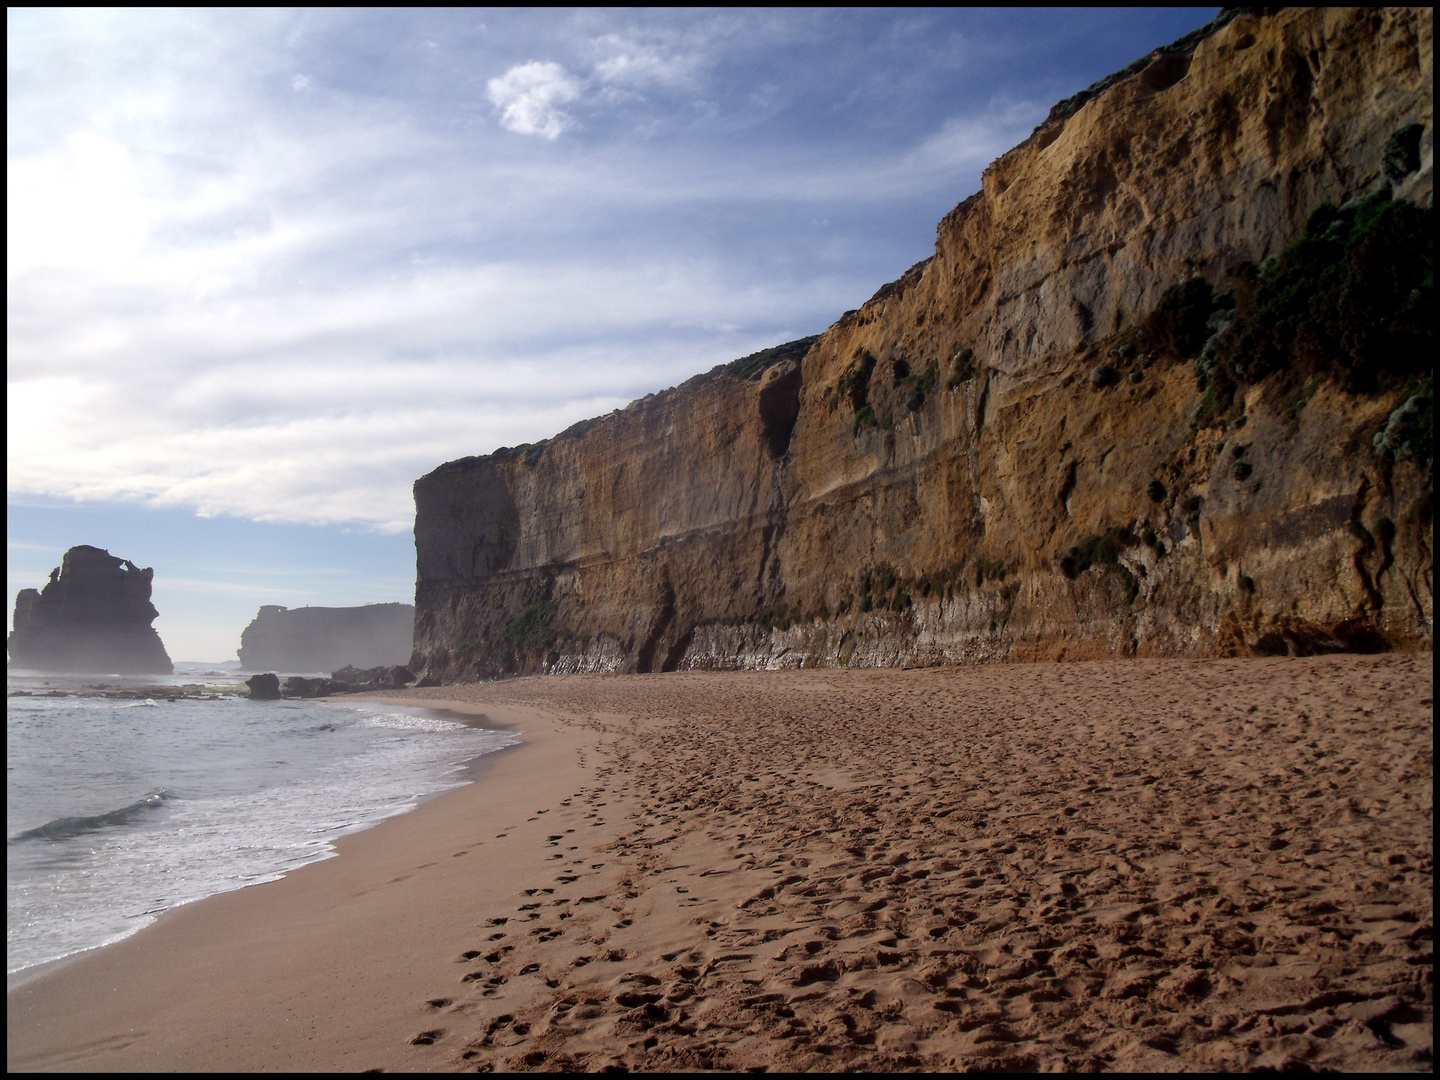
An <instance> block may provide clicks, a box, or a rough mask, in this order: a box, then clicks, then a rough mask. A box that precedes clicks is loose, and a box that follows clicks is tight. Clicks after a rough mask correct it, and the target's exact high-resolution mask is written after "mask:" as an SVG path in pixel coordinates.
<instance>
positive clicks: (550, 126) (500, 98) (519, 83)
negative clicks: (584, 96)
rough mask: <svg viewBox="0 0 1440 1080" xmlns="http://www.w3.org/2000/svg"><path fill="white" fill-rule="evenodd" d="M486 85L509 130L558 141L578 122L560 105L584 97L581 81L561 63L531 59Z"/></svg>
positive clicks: (502, 121)
mask: <svg viewBox="0 0 1440 1080" xmlns="http://www.w3.org/2000/svg"><path fill="white" fill-rule="evenodd" d="M485 85H486V90H487V94H488V96H489V98H490V103H491V104H492V105H494V106H495V107H496V108H497V109H499V110H500V124H501V126H502V127H504V128H505V129H506V130H507V131H513V132H515V133H516V134H518V135H540V136H543V137H544V138H546V139H554V138H556V137H558V136H559V134H560V133H561V132H562V131H564V130H565V129H566V128H568V127H570V126H571V125H572V124H573V123H574V120H573V119H572V118H571V116H570V115H569V114H568V113H566V112H565V111H564V110H563V109H562V108H561V107H560V106H562V105H568V104H569V103H570V102H572V101H574V100H575V99H576V98H578V97H579V96H580V81H579V80H578V79H576V78H575V77H574V76H573V75H571V74H570V73H569V72H568V71H566V70H565V69H564V68H563V67H562V66H560V65H559V64H556V63H544V62H541V61H539V60H531V61H530V62H529V63H528V64H518V65H516V66H515V67H512V68H511V69H510V70H509V71H507V72H505V74H504V75H501V76H500V77H499V78H496V79H491V80H490V81H489V82H487V83H486V84H485Z"/></svg>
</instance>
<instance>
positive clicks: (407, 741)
mask: <svg viewBox="0 0 1440 1080" xmlns="http://www.w3.org/2000/svg"><path fill="white" fill-rule="evenodd" d="M240 678H241V677H240V676H238V675H237V674H236V673H235V672H233V671H224V670H219V669H212V668H206V667H203V666H194V667H190V668H188V669H187V668H186V667H185V666H184V665H177V670H176V674H175V675H173V676H168V677H161V676H145V677H143V678H130V679H122V678H116V677H114V676H108V677H94V676H54V675H46V676H41V675H37V674H35V673H26V672H15V671H12V672H10V673H9V675H8V678H7V684H8V686H7V690H8V693H9V695H10V696H8V697H7V710H6V785H5V787H6V841H7V842H6V914H7V923H6V962H7V965H8V966H7V971H8V973H9V975H10V976H14V975H15V974H16V973H17V972H21V971H23V970H24V969H26V968H30V967H33V966H35V965H37V964H43V963H46V962H47V961H51V960H57V959H60V958H61V957H64V956H69V955H71V954H73V953H76V952H80V951H82V950H85V949H93V948H97V947H99V946H102V945H106V944H110V943H111V942H115V941H119V940H120V939H121V938H124V937H127V936H129V935H130V934H133V933H134V932H135V931H137V930H139V929H141V928H142V927H144V926H147V925H148V924H149V923H151V922H153V921H154V920H155V918H156V916H158V915H159V914H160V913H161V912H164V911H167V910H169V909H170V908H174V907H178V906H179V905H181V904H187V903H190V902H191V901H193V900H199V899H202V898H204V897H206V896H212V895H214V894H216V893H221V892H228V891H229V890H231V889H240V888H244V887H245V886H247V885H255V884H259V883H260V882H263V881H272V880H274V879H276V878H278V877H280V876H282V875H283V874H285V873H286V872H287V871H289V870H293V869H295V868H296V867H299V866H304V865H305V864H306V863H311V862H316V861H317V860H320V859H325V858H329V857H330V856H331V855H333V854H334V853H335V851H334V848H333V846H332V841H334V840H335V839H336V837H339V836H344V835H345V834H346V833H352V832H356V831H358V830H360V829H364V828H367V827H369V826H371V825H374V824H376V823H377V822H379V821H383V820H384V819H385V818H388V817H392V816H394V815H395V814H401V813H404V812H405V811H407V810H410V809H412V808H414V807H415V806H416V805H417V804H418V803H419V802H420V801H421V800H422V799H424V798H426V797H427V796H432V795H436V794H438V793H440V792H443V791H447V790H450V789H451V788H455V787H459V786H461V785H462V784H464V783H465V782H466V778H465V775H464V773H465V765H466V763H467V762H470V761H472V760H474V759H475V758H477V757H479V756H480V755H482V754H487V753H491V752H493V751H496V750H499V749H501V748H503V747H505V746H509V745H511V744H513V743H514V742H516V741H517V739H516V736H515V735H514V734H513V733H510V732H503V731H494V730H488V729H485V728H484V727H479V726H475V725H474V724H473V723H466V722H462V721H461V720H459V719H458V718H454V717H449V716H445V715H443V714H439V713H434V712H430V711H427V710H424V709H414V708H397V707H394V706H388V705H379V704H376V703H373V702H360V701H338V700H325V699H321V700H311V701H250V700H249V699H248V698H246V697H240V696H236V695H234V694H233V692H232V693H230V694H224V693H220V694H219V695H218V696H217V697H214V698H208V699H196V698H195V697H193V696H192V697H180V696H179V694H178V688H179V687H181V686H184V685H187V684H188V685H189V686H190V688H191V689H190V690H189V693H190V694H192V695H193V694H195V693H197V692H206V693H207V695H208V692H209V691H212V690H213V691H220V690H221V688H223V687H227V686H228V687H233V686H234V684H235V683H236V682H238V681H239V679H240ZM149 687H156V688H167V687H173V688H177V694H176V697H177V699H176V700H174V701H168V700H166V697H165V695H164V694H163V693H156V694H153V695H151V696H149V697H148V698H142V699H133V700H125V699H117V698H114V697H104V696H98V695H99V694H101V693H105V692H112V693H113V692H114V691H116V690H124V689H126V688H129V689H131V690H132V691H133V690H134V689H135V688H149ZM197 687H204V688H205V690H204V691H198V690H197ZM24 691H28V692H29V695H30V696H23V695H22V694H20V692H24ZM61 693H63V694H65V695H66V696H46V695H49V694H61ZM83 695H95V696H83ZM12 981H13V979H12Z"/></svg>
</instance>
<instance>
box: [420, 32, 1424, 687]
mask: <svg viewBox="0 0 1440 1080" xmlns="http://www.w3.org/2000/svg"><path fill="white" fill-rule="evenodd" d="M1432 64H1433V13H1432V11H1431V10H1430V9H1425V8H1384V9H1370V8H1322V9H1300V8H1285V9H1268V8H1266V9H1233V10H1228V11H1227V12H1226V13H1225V14H1224V15H1223V16H1222V17H1221V18H1220V19H1218V20H1217V21H1216V22H1215V23H1214V24H1212V25H1211V26H1209V27H1207V28H1206V29H1205V30H1204V31H1201V32H1197V33H1195V34H1192V35H1188V36H1187V37H1186V38H1185V39H1182V40H1181V41H1179V42H1176V43H1175V44H1174V45H1173V46H1172V47H1170V48H1168V49H1162V50H1157V51H1156V52H1155V53H1153V54H1151V55H1150V56H1148V57H1145V58H1143V59H1142V60H1140V61H1137V62H1136V63H1135V64H1132V65H1130V67H1128V68H1126V69H1125V70H1124V71H1122V72H1120V73H1117V75H1115V76H1112V77H1110V78H1107V79H1105V80H1102V81H1101V82H1100V83H1097V84H1096V85H1095V86H1093V87H1091V88H1090V89H1089V90H1087V91H1085V92H1084V93H1083V94H1080V95H1077V96H1076V97H1075V98H1072V99H1070V100H1069V101H1067V102H1065V103H1062V105H1061V106H1058V107H1057V108H1056V109H1055V110H1054V111H1052V113H1051V115H1050V117H1049V118H1048V119H1047V120H1046V121H1045V122H1044V123H1043V124H1041V125H1040V127H1038V128H1037V129H1036V130H1035V132H1034V133H1033V134H1032V135H1031V137H1030V138H1028V139H1027V140H1025V142H1023V143H1022V144H1021V145H1019V146H1017V147H1015V148H1014V149H1013V150H1011V151H1009V152H1008V153H1006V154H1004V155H1002V156H1001V157H1000V158H999V159H998V160H997V161H995V162H994V163H993V164H992V165H991V166H990V167H989V168H988V169H987V170H986V172H985V174H984V179H983V188H982V190H981V191H980V192H978V193H976V194H975V195H973V196H972V197H970V198H968V199H966V200H965V201H964V202H962V203H960V205H958V206H957V207H956V208H955V209H954V210H953V211H951V212H950V213H949V214H948V215H946V217H945V218H944V219H943V220H942V221H941V223H940V225H939V228H938V231H937V237H936V247H935V253H934V255H933V256H931V257H930V258H928V259H925V260H924V261H922V262H920V263H917V264H916V265H915V266H914V267H912V268H911V269H910V270H909V271H907V272H906V273H905V274H904V275H903V276H902V277H901V278H900V279H899V280H897V281H895V282H892V283H891V284H889V285H886V286H884V287H882V288H881V289H880V290H879V291H878V292H877V293H876V294H875V296H874V297H873V298H872V299H871V300H870V301H869V302H867V303H866V304H864V305H863V306H862V307H861V308H859V309H858V310H855V311H849V312H846V313H845V314H843V315H842V316H841V317H840V318H839V320H838V321H837V322H836V323H835V324H834V325H832V326H831V327H830V328H829V329H828V330H827V331H826V332H825V333H824V334H823V335H821V336H820V337H819V339H818V340H810V339H807V340H805V341H803V342H798V343H793V344H794V346H795V347H794V348H784V347H782V348H780V349H777V350H770V351H767V353H764V354H756V356H755V357H750V358H746V360H745V361H742V362H737V364H733V365H729V366H727V367H722V368H717V369H716V370H714V371H712V372H710V373H708V374H706V375H703V376H697V377H696V378H694V379H691V380H690V381H689V382H687V383H685V384H683V385H681V386H679V387H676V388H673V389H671V390H667V391H664V392H662V393H659V394H654V395H650V396H648V397H646V398H644V399H642V400H640V401H636V402H633V403H632V404H631V405H630V406H628V407H627V408H625V409H623V410H618V411H617V412H615V413H612V414H610V415H608V416H605V417H601V418H598V419H596V420H592V421H587V422H585V423H583V424H578V425H576V426H575V427H573V428H571V429H570V430H568V431H566V432H563V433H561V434H560V435H558V436H556V437H555V438H553V439H550V440H547V441H546V442H544V443H540V444H538V445H532V446H523V447H518V448H509V449H502V450H498V451H496V452H495V453H493V454H490V455H488V456H486V457H480V458H466V459H463V460H459V461H453V462H449V463H447V464H444V465H441V466H440V467H439V468H437V469H435V470H434V471H433V472H431V473H430V474H428V475H427V476H424V477H422V478H421V479H419V480H418V481H417V482H416V484H415V503H416V507H415V510H416V516H415V544H416V558H417V582H416V619H415V655H414V658H413V662H412V667H413V669H414V670H415V671H416V672H417V673H419V674H420V675H421V676H423V677H424V679H425V680H429V679H433V678H443V679H446V680H453V679H470V678H477V677H488V676H494V675H501V674H506V673H511V672H526V671H531V672H533V671H548V672H569V671H613V672H629V671H665V670H674V669H676V668H736V667H747V668H766V667H796V666H807V667H808V666H812V665H830V664H840V665H845V664H849V665H875V666H879V665H887V666H888V665H895V666H898V665H907V664H935V663H954V662H968V661H979V660H1045V659H1060V658H1067V659H1083V658H1091V657H1110V656H1132V655H1142V656H1214V655H1229V654H1255V653H1259V654H1267V653H1303V652H1313V651H1323V650H1331V649H1373V648H1385V647H1397V648H1429V647H1431V643H1432V641H1433V623H1432V620H1433V608H1434V591H1433V580H1432V575H1433V558H1432V554H1431V552H1432V550H1433V521H1432V516H1433V514H1432V505H1433V497H1432V492H1433V465H1432V459H1433V393H1432V390H1433V386H1432V382H1430V381H1427V380H1428V379H1429V378H1430V376H1429V375H1428V372H1429V370H1430V365H1431V363H1432V353H1433V346H1429V347H1427V346H1426V344H1425V343H1426V342H1428V341H1429V340H1430V338H1429V337H1428V336H1427V335H1429V334H1430V332H1431V331H1430V330H1429V328H1430V327H1431V326H1432V325H1433V312H1432V311H1431V305H1432V304H1433V272H1429V274H1430V276H1429V277H1427V276H1426V274H1427V267H1430V268H1433V234H1432V232H1431V230H1430V227H1429V224H1428V223H1429V221H1430V217H1429V216H1428V215H1429V214H1430V213H1431V211H1430V209H1429V207H1430V206H1431V204H1432V187H1433V157H1434V128H1433V120H1432V114H1433V101H1432V90H1431V86H1432V77H1433V71H1432ZM1367 230H1368V231H1367ZM1297 244H1299V245H1301V248H1297V247H1296V246H1295V245H1297ZM1305 244H1308V245H1309V246H1308V247H1304V246H1303V245H1305ZM1327 260H1328V261H1327ZM1307 274H1308V275H1309V278H1306V275H1307ZM1287 275H1288V277H1287ZM1310 279H1313V280H1314V282H1316V283H1318V285H1319V286H1323V288H1315V289H1312V288H1311V287H1310V286H1309V285H1305V284H1295V283H1297V282H1300V283H1303V282H1305V281H1307V280H1310ZM1366 281H1368V282H1369V283H1370V284H1369V285H1366V284H1365V282H1366ZM1345 282H1348V284H1347V285H1345V288H1344V289H1342V288H1341V287H1340V284H1341V283H1345ZM1352 286H1353V288H1352ZM1367 288H1368V289H1369V290H1370V291H1369V292H1366V289H1367ZM1325 290H1329V292H1328V293H1326V292H1325ZM1347 290H1348V291H1347ZM1297 298H1298V299H1297ZM1312 299H1313V300H1314V301H1315V304H1316V305H1318V306H1317V307H1316V311H1315V314H1314V316H1313V317H1311V316H1307V315H1306V313H1305V312H1304V310H1303V307H1304V304H1305V303H1307V302H1309V301H1310V300H1312ZM1287 305H1288V306H1287ZM1367 305H1369V307H1370V308H1373V311H1370V310H1369V308H1367ZM1367 312H1368V313H1367ZM1267 320H1268V321H1267ZM1297 327H1299V329H1298V330H1297ZM1302 331H1303V332H1302ZM1352 331H1354V332H1353V333H1352ZM1407 334H1408V335H1409V337H1408V338H1407V337H1406V335H1407ZM1247 335H1248V336H1247ZM1287 335H1288V336H1287ZM1406 341H1409V342H1413V343H1414V344H1404V342H1406ZM1397 342H1399V343H1401V344H1399V345H1397V344H1396V343H1397ZM1292 346H1293V347H1292ZM1337 349H1338V350H1339V351H1340V352H1343V353H1346V358H1344V359H1343V363H1341V362H1338V361H1336V360H1335V359H1334V358H1333V357H1332V356H1331V354H1332V353H1334V352H1335V351H1336V350H1337ZM1346 364H1349V365H1350V366H1349V367H1346V366H1345V365H1346ZM1367 365H1368V366H1367Z"/></svg>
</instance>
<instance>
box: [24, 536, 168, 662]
mask: <svg viewBox="0 0 1440 1080" xmlns="http://www.w3.org/2000/svg"><path fill="white" fill-rule="evenodd" d="M154 578H155V571H154V570H153V569H151V568H150V567H146V568H145V569H143V570H142V569H140V568H139V567H138V566H136V565H135V564H134V563H132V562H131V561H130V560H128V559H117V558H116V557H115V556H113V555H111V554H110V553H109V552H108V551H102V550H101V549H100V548H96V547H90V546H88V545H82V546H80V547H73V548H71V549H70V550H69V551H67V552H65V557H64V559H63V560H62V562H61V564H60V565H59V566H58V567H56V568H55V569H54V570H52V571H51V572H50V583H49V584H48V585H46V586H45V588H44V589H21V590H20V593H19V594H18V595H17V596H16V597H15V629H14V631H12V632H11V634H10V639H9V643H8V644H9V650H10V664H11V665H12V666H13V667H17V668H32V669H35V670H37V671H83V672H96V673H101V674H109V675H169V674H170V673H171V672H173V671H174V670H175V667H174V665H173V664H171V662H170V657H169V656H168V655H166V652H165V646H164V644H163V643H162V642H161V641H160V635H159V634H157V633H156V632H155V628H154V627H153V626H151V625H150V624H151V623H153V622H154V621H155V618H156V616H158V615H159V612H157V611H156V610H155V605H154V604H152V603H150V585H151V582H152V581H153V580H154Z"/></svg>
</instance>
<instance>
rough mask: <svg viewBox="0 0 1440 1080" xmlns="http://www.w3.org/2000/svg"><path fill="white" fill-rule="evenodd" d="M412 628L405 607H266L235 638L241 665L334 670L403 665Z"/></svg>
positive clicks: (411, 612)
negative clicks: (238, 638)
mask: <svg viewBox="0 0 1440 1080" xmlns="http://www.w3.org/2000/svg"><path fill="white" fill-rule="evenodd" d="M414 626H415V609H414V608H413V607H411V606H410V605H409V604H366V605H364V606H363V607H343V608H326V607H303V608H295V609H293V610H291V609H288V608H283V607H280V606H278V605H274V604H266V605H264V606H262V607H261V608H260V611H259V614H257V615H256V616H255V618H254V619H253V620H251V622H250V625H249V626H247V627H246V628H245V630H244V632H243V633H242V634H241V635H240V650H239V656H240V667H241V668H242V669H243V670H245V671H333V670H335V669H336V668H342V667H346V666H347V665H348V666H351V667H358V668H368V667H378V666H381V665H385V666H390V665H394V664H402V663H404V662H405V661H406V660H408V659H409V657H410V648H411V638H412V634H413V630H414Z"/></svg>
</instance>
